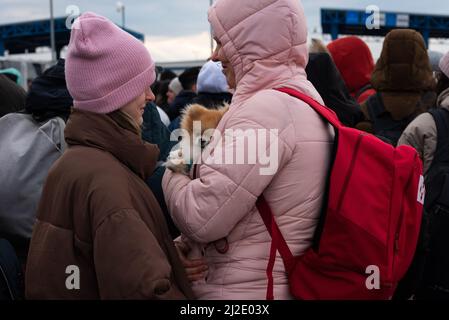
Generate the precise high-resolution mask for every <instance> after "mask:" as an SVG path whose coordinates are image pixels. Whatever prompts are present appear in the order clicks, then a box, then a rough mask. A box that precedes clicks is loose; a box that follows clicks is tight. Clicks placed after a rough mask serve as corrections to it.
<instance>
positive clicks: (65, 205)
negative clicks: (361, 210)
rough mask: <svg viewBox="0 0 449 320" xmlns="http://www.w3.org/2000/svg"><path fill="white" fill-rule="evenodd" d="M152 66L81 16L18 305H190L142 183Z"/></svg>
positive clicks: (152, 160) (150, 163) (149, 152)
mask: <svg viewBox="0 0 449 320" xmlns="http://www.w3.org/2000/svg"><path fill="white" fill-rule="evenodd" d="M155 78H156V74H155V63H154V61H153V59H152V58H151V56H150V53H149V52H148V50H147V49H146V48H145V46H144V45H143V44H142V42H141V41H140V40H138V39H136V38H135V37H133V36H132V35H130V34H129V33H127V32H126V31H124V30H122V29H121V28H119V27H118V26H116V25H115V24H114V23H113V22H111V21H110V20H108V19H106V18H105V17H102V16H99V15H97V14H95V13H92V12H86V13H83V14H82V15H81V16H80V17H78V18H77V20H76V21H75V24H74V27H73V28H72V30H71V36H70V43H69V46H68V52H67V58H66V81H67V88H68V90H69V92H70V94H71V96H72V97H73V104H74V106H73V109H74V110H73V112H72V114H71V115H70V119H69V121H68V122H67V126H66V128H65V140H66V142H67V145H68V148H67V150H66V151H65V152H64V154H63V155H62V156H61V157H60V158H59V159H58V161H57V162H56V163H55V164H54V165H53V166H52V168H51V170H50V172H49V174H48V177H47V179H46V182H45V185H44V188H43V191H42V196H41V200H40V203H39V207H38V212H37V221H36V224H35V226H34V230H33V236H32V239H31V245H30V250H29V255H28V261H27V268H26V273H25V293H26V298H27V299H58V300H61V299H62V300H66V299H70V300H72V299H80V300H96V299H115V300H116V299H139V300H144V299H147V300H149V299H185V298H191V297H192V294H191V289H190V285H189V283H188V280H187V275H186V271H185V269H184V267H183V265H182V264H181V262H180V260H179V257H178V254H177V252H176V249H175V247H174V245H173V241H172V239H171V237H170V234H169V231H168V228H167V225H166V222H165V219H164V216H163V214H162V212H161V209H160V207H159V205H158V203H157V201H156V199H155V197H154V195H153V193H152V192H151V190H150V189H149V188H148V186H147V185H146V184H145V180H146V179H147V178H148V177H149V176H151V175H152V174H153V172H154V169H155V167H156V163H157V161H158V157H159V148H158V147H157V146H156V145H153V144H149V143H146V142H144V141H143V140H142V137H141V128H140V126H141V125H142V123H143V118H142V115H143V113H144V109H145V105H146V104H147V102H148V101H154V99H155V97H154V94H153V93H152V91H151V89H150V86H151V84H152V83H153V82H154V80H155Z"/></svg>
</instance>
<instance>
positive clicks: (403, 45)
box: [371, 29, 435, 92]
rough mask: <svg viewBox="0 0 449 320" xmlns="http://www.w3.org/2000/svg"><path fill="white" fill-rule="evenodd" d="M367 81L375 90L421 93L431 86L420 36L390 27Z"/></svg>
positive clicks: (430, 75) (431, 87)
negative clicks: (369, 78)
mask: <svg viewBox="0 0 449 320" xmlns="http://www.w3.org/2000/svg"><path fill="white" fill-rule="evenodd" d="M371 83H372V85H373V87H374V88H375V89H376V90H377V91H408V92H421V91H427V90H432V89H433V87H434V86H435V80H434V78H433V74H432V70H431V67H430V62H429V56H428V54H427V50H426V45H425V43H424V39H423V37H422V35H421V34H420V33H418V32H416V31H414V30H410V29H403V30H393V31H391V32H390V33H389V34H388V35H387V36H386V38H385V41H384V45H383V48H382V54H381V56H380V59H379V60H378V61H377V64H376V68H375V70H374V72H373V75H372V78H371Z"/></svg>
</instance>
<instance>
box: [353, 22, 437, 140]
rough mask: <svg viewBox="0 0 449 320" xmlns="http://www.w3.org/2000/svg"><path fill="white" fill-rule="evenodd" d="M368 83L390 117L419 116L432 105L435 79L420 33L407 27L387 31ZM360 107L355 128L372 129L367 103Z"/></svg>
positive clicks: (434, 97)
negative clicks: (361, 113) (362, 116)
mask: <svg viewBox="0 0 449 320" xmlns="http://www.w3.org/2000/svg"><path fill="white" fill-rule="evenodd" d="M371 84H372V86H373V88H374V89H375V90H376V91H377V92H379V93H381V96H382V100H383V102H384V105H385V110H386V111H388V112H389V113H390V114H391V116H392V118H393V119H394V120H401V119H404V118H407V117H409V116H411V115H419V114H421V113H423V112H426V111H427V110H428V109H429V108H430V107H432V106H434V104H435V100H436V94H435V93H434V92H433V90H434V87H435V80H434V78H433V74H432V70H431V66H430V62H429V56H428V54H427V50H426V46H425V43H424V39H423V37H422V36H421V34H419V33H418V32H416V31H414V30H409V29H405V30H393V31H391V32H390V33H389V34H388V35H387V37H386V38H385V42H384V46H383V49H382V54H381V57H380V59H379V60H378V61H377V64H376V68H375V69H374V72H373V75H372V77H371ZM361 108H362V111H363V113H364V115H365V121H362V122H360V123H359V124H358V125H357V128H358V129H360V130H364V131H367V132H372V131H373V128H372V123H371V120H370V116H369V114H368V107H367V103H366V102H365V103H363V104H362V105H361Z"/></svg>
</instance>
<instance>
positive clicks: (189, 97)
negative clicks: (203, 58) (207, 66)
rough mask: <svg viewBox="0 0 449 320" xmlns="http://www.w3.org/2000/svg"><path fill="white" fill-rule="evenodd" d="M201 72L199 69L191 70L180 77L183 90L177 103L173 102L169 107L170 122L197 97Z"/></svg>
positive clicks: (178, 96)
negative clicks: (197, 85)
mask: <svg viewBox="0 0 449 320" xmlns="http://www.w3.org/2000/svg"><path fill="white" fill-rule="evenodd" d="M199 72H200V69H199V68H198V67H196V68H190V69H187V70H185V71H184V72H183V73H182V74H181V75H180V76H179V77H178V78H179V81H180V82H181V85H182V89H183V90H182V91H181V92H180V93H179V94H178V95H177V96H176V98H175V101H173V102H172V103H171V104H170V106H169V107H168V111H167V114H168V116H169V118H170V121H173V120H174V119H176V118H177V117H178V116H179V115H180V114H181V112H182V111H183V110H184V108H185V107H186V106H187V105H189V104H191V103H192V101H193V99H194V98H195V97H196V82H197V79H198V73H199Z"/></svg>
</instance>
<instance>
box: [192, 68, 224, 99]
mask: <svg viewBox="0 0 449 320" xmlns="http://www.w3.org/2000/svg"><path fill="white" fill-rule="evenodd" d="M196 88H197V91H198V93H200V92H201V93H202V92H206V93H221V92H227V91H228V83H227V82H226V77H225V75H224V74H223V67H222V66H221V63H219V62H214V61H208V62H206V64H205V65H204V66H203V67H202V68H201V70H200V73H199V75H198V82H197V84H196Z"/></svg>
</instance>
